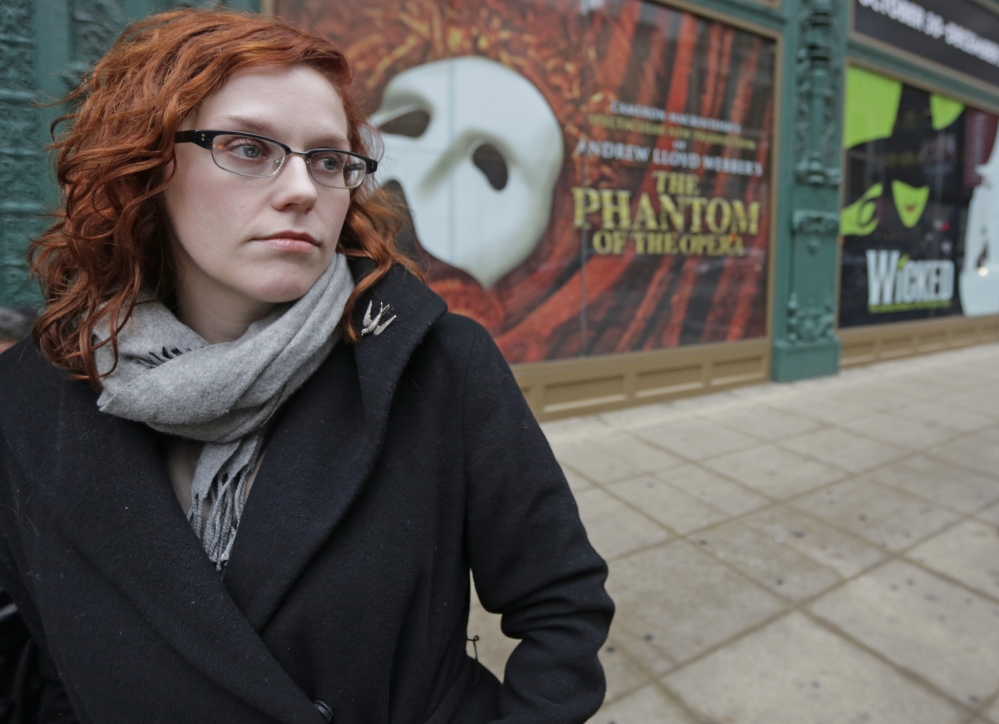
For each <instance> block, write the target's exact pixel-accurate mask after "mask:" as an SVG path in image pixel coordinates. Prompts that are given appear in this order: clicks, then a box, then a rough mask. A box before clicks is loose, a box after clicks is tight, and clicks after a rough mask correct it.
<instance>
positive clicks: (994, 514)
mask: <svg viewBox="0 0 999 724" xmlns="http://www.w3.org/2000/svg"><path fill="white" fill-rule="evenodd" d="M975 517H976V518H978V519H979V520H984V521H985V522H986V523H992V524H993V525H999V503H997V504H995V505H993V506H991V507H989V508H986V509H985V510H982V511H980V512H979V513H978V514H977V515H976V516H975Z"/></svg>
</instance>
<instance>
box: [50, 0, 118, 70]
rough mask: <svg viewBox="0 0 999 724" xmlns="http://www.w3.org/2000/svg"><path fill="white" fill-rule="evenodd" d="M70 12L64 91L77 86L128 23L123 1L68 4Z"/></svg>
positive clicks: (90, 0) (87, 0) (89, 0)
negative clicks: (69, 40) (68, 49)
mask: <svg viewBox="0 0 999 724" xmlns="http://www.w3.org/2000/svg"><path fill="white" fill-rule="evenodd" d="M72 8H73V9H72V14H71V15H70V18H71V20H70V22H71V28H70V37H71V39H72V50H71V56H70V63H69V67H68V68H67V69H66V73H65V74H64V75H63V79H64V80H65V82H66V85H67V90H71V89H72V88H75V87H76V86H77V84H78V83H79V82H80V79H81V78H82V77H83V76H84V75H85V74H86V73H87V72H89V71H90V69H91V68H92V67H93V65H94V63H96V62H97V61H98V60H99V59H100V58H101V56H102V55H104V54H105V53H106V52H107V51H108V48H110V47H111V44H112V43H113V42H114V39H115V38H116V37H118V34H119V33H120V32H121V31H122V30H123V29H124V28H125V25H126V24H127V22H128V15H127V13H126V12H125V0H72Z"/></svg>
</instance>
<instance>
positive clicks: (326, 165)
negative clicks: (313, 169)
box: [319, 156, 343, 171]
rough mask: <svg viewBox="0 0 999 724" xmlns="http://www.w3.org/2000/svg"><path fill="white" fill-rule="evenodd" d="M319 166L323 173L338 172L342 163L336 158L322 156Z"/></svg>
mask: <svg viewBox="0 0 999 724" xmlns="http://www.w3.org/2000/svg"><path fill="white" fill-rule="evenodd" d="M319 166H320V168H322V170H323V171H338V170H339V169H340V168H341V167H342V166H343V162H342V161H341V160H340V159H339V158H338V157H337V156H323V157H322V158H320V159H319Z"/></svg>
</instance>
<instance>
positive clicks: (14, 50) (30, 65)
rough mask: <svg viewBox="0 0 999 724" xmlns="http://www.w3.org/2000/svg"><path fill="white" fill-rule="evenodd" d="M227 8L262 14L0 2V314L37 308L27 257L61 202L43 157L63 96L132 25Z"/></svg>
mask: <svg viewBox="0 0 999 724" xmlns="http://www.w3.org/2000/svg"><path fill="white" fill-rule="evenodd" d="M219 4H224V5H229V6H231V7H237V8H239V9H242V10H248V11H251V12H257V11H259V8H260V4H259V0H230V2H227V3H215V2H204V3H200V2H172V1H171V0H0V129H2V130H3V133H2V134H0V307H3V306H28V307H36V306H38V305H39V304H40V303H41V292H40V290H39V288H38V285H37V283H35V282H34V281H32V280H30V279H29V278H28V273H27V264H26V261H25V252H26V250H27V247H28V244H29V243H30V241H31V239H32V238H34V237H36V236H38V235H39V234H40V233H42V231H44V230H45V228H46V226H48V224H49V223H50V219H49V218H48V217H47V216H46V214H47V212H49V211H50V210H51V209H54V208H55V207H56V206H57V205H58V202H59V192H58V189H57V187H56V184H55V179H54V178H53V174H52V162H51V159H50V158H49V154H48V153H47V152H46V151H45V146H46V144H47V143H48V142H49V141H50V138H49V125H50V124H51V123H52V121H53V120H55V119H56V118H57V117H59V116H60V115H61V114H62V113H64V112H65V111H66V109H65V108H64V107H59V106H57V107H54V108H40V107H39V106H38V103H39V102H41V103H48V102H52V101H55V100H58V99H59V98H61V97H63V96H64V95H65V94H66V93H67V92H69V91H70V90H71V89H72V88H73V87H74V86H75V84H76V83H77V82H78V81H79V79H80V77H81V75H82V74H83V73H85V72H86V71H87V70H88V69H89V68H91V67H92V66H93V64H94V62H95V61H97V59H99V58H100V57H101V56H102V55H103V54H104V53H105V52H106V51H107V49H108V48H109V47H110V45H111V43H112V42H113V41H114V39H115V38H116V37H117V36H118V34H119V33H120V32H121V31H122V30H123V29H124V28H125V26H126V25H127V24H128V23H129V22H133V21H135V20H139V19H141V18H143V17H145V16H147V15H150V14H151V13H155V12H159V11H162V10H166V9H169V8H171V7H179V6H192V5H219Z"/></svg>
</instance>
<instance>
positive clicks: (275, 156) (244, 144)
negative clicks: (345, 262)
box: [173, 131, 378, 189]
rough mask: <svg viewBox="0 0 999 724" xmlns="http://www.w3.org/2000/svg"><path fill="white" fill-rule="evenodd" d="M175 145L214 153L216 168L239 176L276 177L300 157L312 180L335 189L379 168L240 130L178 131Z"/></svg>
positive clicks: (330, 150)
mask: <svg viewBox="0 0 999 724" xmlns="http://www.w3.org/2000/svg"><path fill="white" fill-rule="evenodd" d="M173 140H174V142H175V143H193V144H195V145H197V146H201V147H202V148H207V149H208V150H209V151H211V152H212V159H214V161H215V165H216V166H218V167H219V168H221V169H222V170H224V171H230V172H232V173H235V174H239V175H240V176H252V177H254V178H266V177H268V176H274V175H275V174H277V172H278V171H280V170H281V167H282V166H284V162H285V161H286V160H287V159H288V156H301V157H302V158H304V159H305V166H306V168H308V169H309V175H310V176H311V177H312V180H313V181H315V182H316V183H317V184H319V185H320V186H327V187H329V188H333V189H353V188H357V187H358V186H360V185H361V182H362V181H364V177H365V175H367V174H371V173H374V172H375V171H376V170H377V169H378V162H377V161H375V160H374V159H370V158H368V157H366V156H362V155H360V154H359V153H352V152H350V151H338V150H336V149H334V148H313V149H312V150H310V151H292V150H291V148H290V147H288V146H286V145H284V144H283V143H281V142H280V141H275V140H274V139H272V138H267V137H266V136H258V135H256V134H255V133H239V132H237V131H177V133H176V134H174V137H173Z"/></svg>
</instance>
